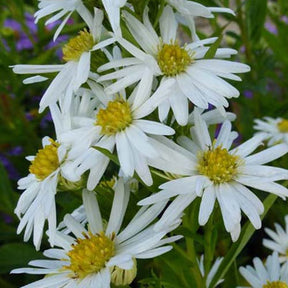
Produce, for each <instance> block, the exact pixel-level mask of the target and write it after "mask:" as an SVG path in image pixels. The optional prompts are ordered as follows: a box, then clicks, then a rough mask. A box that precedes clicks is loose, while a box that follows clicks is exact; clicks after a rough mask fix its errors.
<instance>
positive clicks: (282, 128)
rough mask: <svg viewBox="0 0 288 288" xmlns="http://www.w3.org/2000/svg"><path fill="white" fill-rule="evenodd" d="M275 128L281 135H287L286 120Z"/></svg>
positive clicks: (287, 122) (287, 126)
mask: <svg viewBox="0 0 288 288" xmlns="http://www.w3.org/2000/svg"><path fill="white" fill-rule="evenodd" d="M277 127H278V130H279V131H280V132H281V133H288V120H286V119H283V120H282V121H280V122H279V123H278V124H277Z"/></svg>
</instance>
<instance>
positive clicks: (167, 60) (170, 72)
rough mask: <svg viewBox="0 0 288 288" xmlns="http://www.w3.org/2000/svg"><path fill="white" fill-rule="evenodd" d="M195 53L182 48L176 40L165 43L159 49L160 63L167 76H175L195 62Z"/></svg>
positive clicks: (158, 58) (158, 59)
mask: <svg viewBox="0 0 288 288" xmlns="http://www.w3.org/2000/svg"><path fill="white" fill-rule="evenodd" d="M192 56H193V55H191V53H189V52H188V51H187V50H185V49H184V48H181V47H180V46H179V44H178V43H177V42H176V41H175V42H174V43H171V44H163V45H161V48H160V49H159V51H158V55H157V61H158V65H159V67H160V69H161V71H162V72H163V74H164V75H165V76H168V77H169V76H175V75H178V74H180V73H182V72H184V71H185V70H186V68H187V66H188V65H190V64H191V63H193V61H194V60H193V57H192Z"/></svg>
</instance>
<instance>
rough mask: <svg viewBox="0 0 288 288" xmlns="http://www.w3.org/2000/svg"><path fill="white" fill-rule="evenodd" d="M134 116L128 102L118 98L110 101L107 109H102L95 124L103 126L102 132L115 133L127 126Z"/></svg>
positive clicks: (106, 133)
mask: <svg viewBox="0 0 288 288" xmlns="http://www.w3.org/2000/svg"><path fill="white" fill-rule="evenodd" d="M132 120H133V117H132V113H131V109H130V105H129V103H128V102H126V101H124V100H122V99H117V100H115V101H110V102H109V103H108V105H107V108H106V109H100V110H99V112H98V114H97V116H96V123H95V125H99V126H101V127H102V131H101V133H102V134H105V135H113V134H116V133H117V132H120V131H122V130H124V129H125V128H127V127H128V126H129V125H130V124H131V123H132Z"/></svg>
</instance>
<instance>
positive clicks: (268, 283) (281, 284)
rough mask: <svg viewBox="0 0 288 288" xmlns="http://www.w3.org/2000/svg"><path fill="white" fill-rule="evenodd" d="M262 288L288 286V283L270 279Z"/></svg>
mask: <svg viewBox="0 0 288 288" xmlns="http://www.w3.org/2000/svg"><path fill="white" fill-rule="evenodd" d="M262 288H288V285H287V284H286V283H284V282H282V281H273V282H270V281H268V282H267V283H266V284H264V285H263V286H262Z"/></svg>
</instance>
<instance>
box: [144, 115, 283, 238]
mask: <svg viewBox="0 0 288 288" xmlns="http://www.w3.org/2000/svg"><path fill="white" fill-rule="evenodd" d="M195 112H196V111H195ZM194 122H195V125H194V126H193V127H192V128H191V136H192V139H193V141H192V140H191V139H190V138H188V137H184V136H183V137H180V138H179V141H178V142H179V144H180V145H182V146H183V147H185V148H186V149H187V150H186V154H187V157H189V158H190V159H191V160H193V162H194V167H193V169H192V170H191V171H190V174H189V176H188V177H183V178H179V179H175V180H172V181H169V182H167V183H164V184H162V185H161V186H160V188H161V189H162V191H160V192H159V193H156V194H153V195H152V196H150V197H148V198H146V199H144V200H142V201H140V202H139V204H140V205H148V204H151V203H156V202H158V201H163V200H165V199H168V198H170V197H174V196H177V197H176V199H175V200H173V201H172V203H171V204H170V206H169V207H168V208H167V209H166V210H165V212H164V214H163V216H162V219H161V220H160V221H159V223H158V224H157V225H158V226H159V227H161V225H164V224H165V221H170V219H171V218H173V217H178V216H177V215H178V213H176V212H175V211H177V212H179V213H181V212H182V211H183V210H184V209H185V208H186V207H187V206H188V205H189V204H190V203H191V202H192V201H193V200H194V199H195V198H196V197H201V198H202V199H201V204H200V211H199V217H198V220H199V224H200V225H205V224H206V223H207V221H208V219H209V217H210V215H211V213H212V212H213V209H214V205H215V202H216V200H217V201H218V203H219V206H220V209H221V212H222V216H223V220H224V225H225V228H226V230H227V231H228V232H229V233H230V234H231V237H232V240H233V241H236V240H237V239H238V237H239V234H240V230H241V225H240V221H241V210H242V211H243V212H244V214H246V215H247V217H248V218H249V220H250V221H251V223H252V224H253V226H254V227H255V228H256V229H259V228H260V227H261V219H260V217H259V215H260V214H262V213H263V210H264V207H263V204H262V202H261V201H260V200H259V199H258V198H257V197H256V195H255V194H254V193H253V192H252V191H251V190H249V189H248V188H247V187H246V186H248V187H252V188H255V189H258V190H262V191H266V192H270V193H273V194H276V195H278V196H280V197H282V198H284V199H285V198H286V197H287V196H288V189H287V188H285V187H284V186H282V185H280V184H278V183H275V181H278V180H283V179H287V177H288V170H286V169H281V168H276V167H271V166H266V165H263V164H265V163H267V162H270V161H273V160H275V159H277V158H279V157H281V156H282V155H284V154H285V153H287V152H288V146H287V145H284V144H279V145H276V146H274V147H271V148H268V149H265V150H263V151H261V152H258V153H256V154H254V155H250V154H251V153H252V152H253V151H254V150H255V149H256V148H257V147H259V146H260V145H261V144H262V141H263V138H264V136H263V135H262V134H261V135H256V136H254V137H253V138H251V139H250V140H248V141H246V142H244V143H243V144H241V145H239V146H238V147H235V148H233V149H231V145H232V143H233V141H234V140H235V138H236V137H237V133H236V132H232V131H231V123H230V122H229V121H225V122H224V123H223V125H222V127H221V130H220V132H219V135H218V137H217V139H215V140H211V139H210V136H209V132H208V128H207V124H206V123H205V121H204V120H203V119H202V118H201V116H200V115H199V113H197V112H196V113H194ZM189 153H190V154H189Z"/></svg>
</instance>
